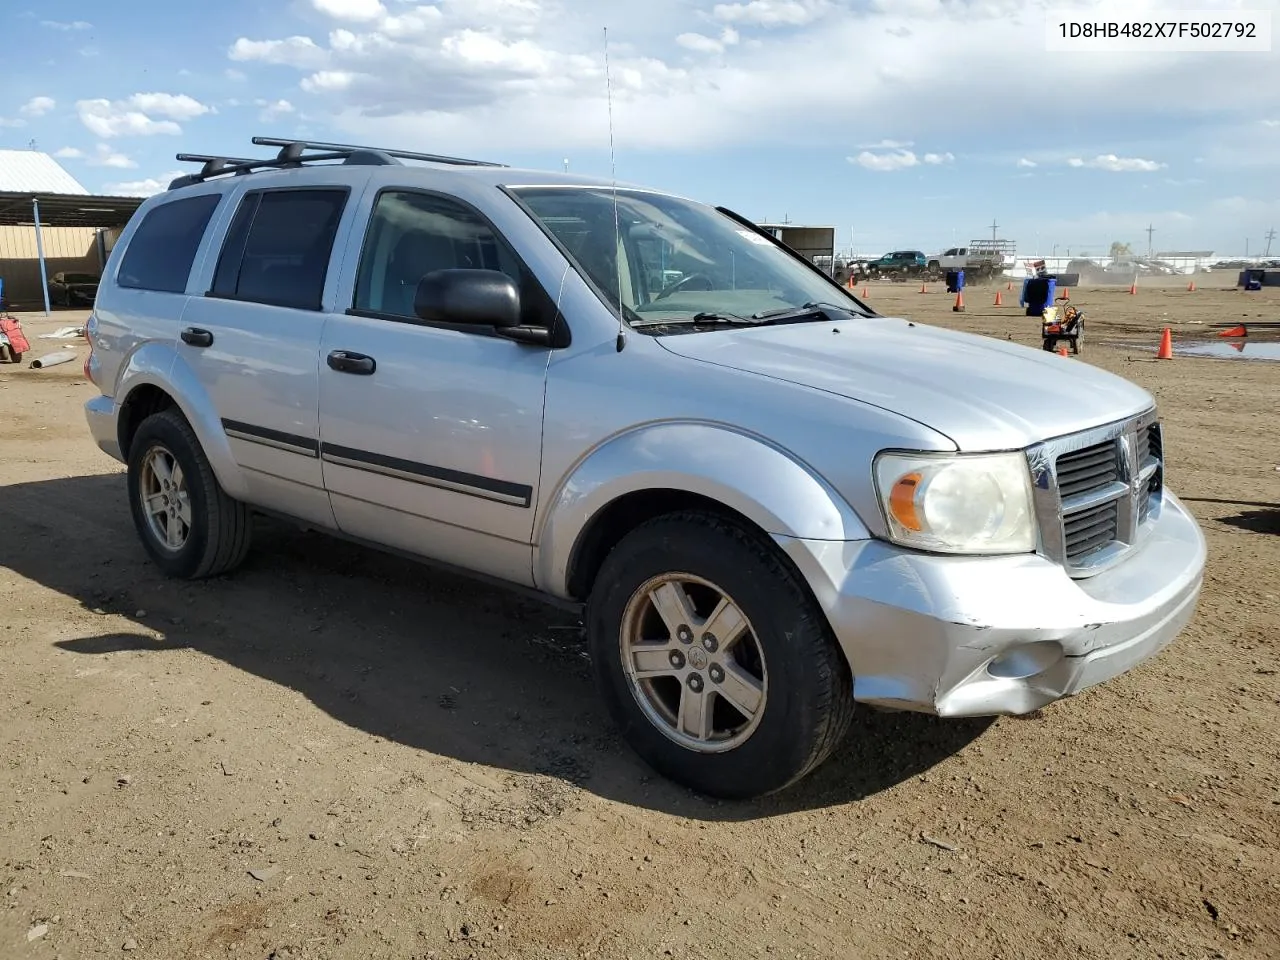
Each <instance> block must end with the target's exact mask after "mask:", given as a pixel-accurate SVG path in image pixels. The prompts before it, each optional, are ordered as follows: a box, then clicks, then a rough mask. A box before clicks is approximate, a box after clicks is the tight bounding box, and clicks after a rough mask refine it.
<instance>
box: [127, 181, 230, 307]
mask: <svg viewBox="0 0 1280 960" xmlns="http://www.w3.org/2000/svg"><path fill="white" fill-rule="evenodd" d="M219 199H221V198H220V195H219V194H216V193H209V194H204V195H203V196H199V197H188V198H186V199H184V200H171V201H169V202H168V203H165V204H161V205H160V206H158V207H155V208H153V209H152V210H150V211H149V212H148V213H147V215H146V216H145V217H144V218H143V220H142V223H140V224H139V225H138V229H137V230H136V231H134V234H133V238H132V239H131V240H130V241H129V247H128V249H126V250H125V252H124V259H123V260H122V261H121V262H120V270H119V273H118V274H117V278H116V283H117V284H118V285H119V286H122V287H128V288H130V289H134V290H161V291H164V292H166V293H182V292H183V291H184V290H186V289H187V278H188V277H189V276H190V275H191V265H192V263H194V262H195V259H196V250H197V249H198V248H199V246H200V240H201V238H203V237H204V230H205V227H207V226H208V225H209V218H210V217H212V216H213V211H214V208H216V207H217V206H218V200H219Z"/></svg>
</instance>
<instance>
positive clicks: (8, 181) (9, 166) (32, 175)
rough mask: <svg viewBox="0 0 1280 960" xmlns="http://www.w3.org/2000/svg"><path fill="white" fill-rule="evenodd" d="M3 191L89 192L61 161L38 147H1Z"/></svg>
mask: <svg viewBox="0 0 1280 960" xmlns="http://www.w3.org/2000/svg"><path fill="white" fill-rule="evenodd" d="M0 192H3V193H63V194H73V195H76V196H81V197H84V196H88V195H89V191H88V190H86V189H85V188H84V187H83V186H82V185H81V184H80V182H79V181H78V180H76V178H75V177H73V176H71V174H69V173H67V171H66V170H64V169H62V164H60V163H58V161H57V160H55V159H53V157H51V156H49V154H47V153H39V152H38V151H35V150H0Z"/></svg>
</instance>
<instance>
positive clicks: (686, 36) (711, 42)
mask: <svg viewBox="0 0 1280 960" xmlns="http://www.w3.org/2000/svg"><path fill="white" fill-rule="evenodd" d="M676 43H678V44H680V46H682V47H684V48H686V49H688V50H694V51H697V52H698V53H723V52H724V44H723V43H721V42H720V41H719V40H717V39H715V38H714V37H708V36H705V35H703V34H701V33H682V34H680V35H679V36H678V37H676Z"/></svg>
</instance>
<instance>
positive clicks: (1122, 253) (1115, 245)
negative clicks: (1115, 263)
mask: <svg viewBox="0 0 1280 960" xmlns="http://www.w3.org/2000/svg"><path fill="white" fill-rule="evenodd" d="M1132 255H1133V251H1132V250H1130V249H1129V245H1128V244H1127V243H1121V242H1120V241H1119V240H1114V241H1112V243H1111V259H1112V260H1124V259H1126V258H1127V257H1130V256H1132Z"/></svg>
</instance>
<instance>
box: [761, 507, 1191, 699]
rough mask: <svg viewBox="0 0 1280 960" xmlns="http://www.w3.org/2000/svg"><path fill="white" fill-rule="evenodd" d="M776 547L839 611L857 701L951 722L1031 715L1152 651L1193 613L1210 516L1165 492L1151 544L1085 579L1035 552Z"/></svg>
mask: <svg viewBox="0 0 1280 960" xmlns="http://www.w3.org/2000/svg"><path fill="white" fill-rule="evenodd" d="M778 542H779V543H780V544H781V545H782V547H783V549H785V550H786V551H787V552H788V554H789V555H790V556H791V557H792V559H793V560H794V561H795V562H796V564H797V565H798V566H799V567H800V570H801V572H802V573H803V574H804V575H805V577H806V578H807V579H808V581H809V584H810V586H811V587H812V588H813V590H814V593H815V595H816V596H817V599H818V602H819V603H820V604H821V605H822V606H823V607H824V608H825V610H826V612H827V615H828V617H829V619H830V621H831V625H832V627H833V629H834V631H835V634H836V637H837V639H838V640H839V642H840V645H841V647H842V648H843V650H844V653H845V656H846V657H847V658H848V661H849V665H850V668H851V669H852V671H853V675H854V678H855V679H854V690H853V692H854V697H855V699H857V700H859V701H861V702H864V703H871V704H876V705H879V706H884V707H890V708H896V709H903V710H916V711H922V712H926V713H935V714H938V715H940V716H946V717H968V716H992V715H999V714H1021V713H1030V712H1031V711H1034V710H1037V709H1039V708H1040V707H1043V706H1044V705H1046V704H1048V703H1051V702H1053V701H1054V700H1058V699H1060V698H1062V697H1065V696H1070V695H1072V694H1075V693H1078V692H1080V691H1081V690H1084V689H1086V688H1087V687H1091V686H1093V685H1095V684H1098V683H1101V682H1103V681H1105V680H1109V679H1110V678H1112V677H1115V676H1117V675H1119V674H1121V673H1124V672H1126V671H1127V670H1130V669H1132V668H1133V667H1134V666H1136V665H1137V664H1139V663H1141V662H1142V661H1143V660H1146V659H1148V658H1149V657H1152V656H1154V655H1155V654H1156V653H1158V652H1159V651H1160V650H1162V649H1164V648H1165V647H1166V646H1168V644H1169V643H1171V642H1172V641H1173V639H1174V637H1176V636H1177V635H1178V633H1179V632H1180V631H1181V630H1182V628H1183V627H1184V626H1186V624H1187V622H1188V621H1189V620H1190V619H1191V616H1192V614H1193V613H1194V612H1195V607H1196V600H1197V598H1198V597H1199V594H1200V588H1201V584H1202V582H1203V571H1204V563H1205V541H1204V535H1203V534H1202V533H1201V531H1200V527H1199V525H1198V524H1197V523H1196V521H1195V519H1194V518H1193V517H1192V516H1191V515H1190V513H1189V512H1188V511H1187V510H1186V508H1185V507H1184V506H1183V505H1182V503H1181V502H1180V501H1179V500H1178V499H1177V498H1176V497H1175V496H1174V495H1173V494H1172V493H1171V492H1170V491H1168V490H1167V489H1166V490H1165V491H1164V495H1163V504H1162V508H1161V510H1160V515H1159V519H1158V520H1156V522H1155V524H1154V526H1153V527H1152V529H1151V530H1150V531H1149V533H1148V535H1147V537H1146V540H1145V542H1144V543H1143V544H1142V545H1141V546H1140V547H1138V548H1137V549H1135V550H1134V552H1133V553H1132V554H1130V555H1129V556H1128V557H1126V558H1125V559H1124V561H1122V562H1121V563H1119V564H1117V565H1116V566H1115V567H1113V568H1111V569H1109V570H1107V571H1106V572H1105V573H1101V574H1098V575H1097V576H1095V577H1092V578H1089V579H1087V580H1073V579H1071V578H1070V577H1068V576H1067V574H1066V572H1065V571H1064V570H1063V568H1062V567H1060V566H1058V565H1056V564H1054V563H1051V562H1050V561H1048V560H1045V559H1044V558H1042V557H1038V556H1033V555H1025V556H1016V557H942V556H936V555H927V554H922V553H915V552H912V551H909V550H904V549H901V548H899V547H895V546H892V545H890V544H886V543H883V542H880V541H876V540H868V541H863V542H858V543H838V542H829V541H825V542H824V541H816V540H798V539H794V538H787V537H779V538H778Z"/></svg>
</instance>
